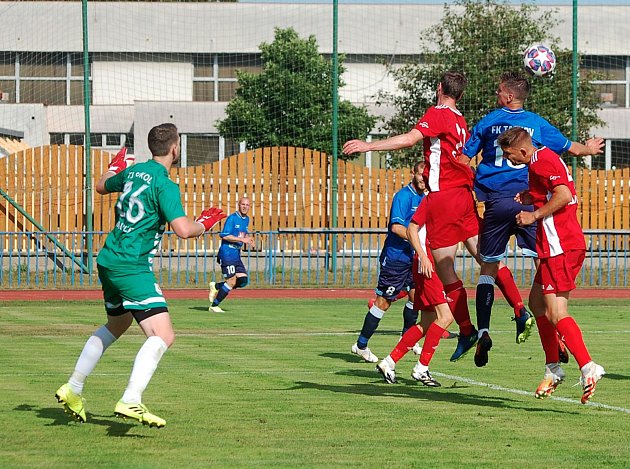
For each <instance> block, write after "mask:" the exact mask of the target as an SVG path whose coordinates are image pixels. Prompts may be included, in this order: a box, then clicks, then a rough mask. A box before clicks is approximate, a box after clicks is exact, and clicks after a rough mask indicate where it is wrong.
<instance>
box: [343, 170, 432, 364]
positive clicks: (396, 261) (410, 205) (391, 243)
mask: <svg viewBox="0 0 630 469" xmlns="http://www.w3.org/2000/svg"><path fill="white" fill-rule="evenodd" d="M423 170H424V163H423V162H418V163H416V164H415V165H414V167H413V169H412V171H411V175H412V180H411V182H410V183H409V184H407V185H406V186H405V187H403V188H402V189H401V190H399V191H398V192H396V194H395V195H394V198H393V200H392V206H391V209H390V212H389V224H388V226H387V237H386V238H385V243H384V244H383V249H382V250H381V255H380V258H379V261H380V265H381V270H380V273H379V276H378V285H377V287H376V289H375V290H374V291H375V292H376V301H375V302H374V304H373V305H372V306H371V307H370V308H369V310H368V313H367V314H366V316H365V319H364V321H363V327H362V328H361V333H360V334H359V338H358V339H357V342H356V343H355V344H354V345H353V346H352V348H351V351H352V353H354V354H355V355H358V356H359V357H361V358H363V360H365V361H366V362H368V363H376V362H378V357H376V355H374V354H373V353H372V352H371V351H370V349H369V348H368V341H369V340H370V338H371V337H372V334H374V331H376V328H377V327H378V324H379V322H380V321H381V318H382V317H383V315H384V314H385V311H387V310H388V309H389V307H390V306H391V304H392V302H393V301H394V300H395V299H396V297H397V296H398V294H399V293H400V292H401V291H404V290H406V291H408V292H409V295H408V296H409V301H408V302H407V303H406V304H405V308H404V309H403V330H402V332H403V333H405V332H406V330H407V329H409V328H410V327H411V326H413V325H415V324H416V321H417V320H418V311H417V310H414V308H413V294H414V285H413V276H412V272H411V267H412V265H413V255H414V253H413V248H412V247H411V244H410V243H409V241H407V226H408V225H409V221H410V220H411V217H413V214H414V213H415V212H416V209H417V208H418V205H420V201H421V200H422V198H423V197H424V181H423V179H422V171H423ZM415 351H416V353H420V348H419V347H418V349H417V350H415Z"/></svg>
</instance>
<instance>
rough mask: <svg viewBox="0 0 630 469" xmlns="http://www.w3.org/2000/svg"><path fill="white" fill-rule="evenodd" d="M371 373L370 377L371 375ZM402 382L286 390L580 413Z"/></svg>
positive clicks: (298, 383)
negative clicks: (307, 390) (310, 390)
mask: <svg viewBox="0 0 630 469" xmlns="http://www.w3.org/2000/svg"><path fill="white" fill-rule="evenodd" d="M355 376H356V375H355ZM371 376H372V377H373V375H371ZM401 384H402V385H401ZM405 384H406V380H405V381H402V383H399V384H396V385H391V384H385V383H383V382H382V381H380V380H379V382H378V383H365V384H363V383H361V384H348V385H329V384H322V383H312V382H308V381H296V383H295V385H294V386H293V387H292V388H289V390H290V391H293V390H298V389H316V390H318V391H328V392H335V393H344V394H363V395H366V396H373V397H400V398H413V399H416V400H420V401H426V402H431V401H433V402H450V403H453V404H462V405H474V406H481V407H496V408H505V409H520V410H525V411H527V412H551V413H557V414H563V415H566V414H573V415H578V414H579V412H571V411H562V410H558V409H545V408H535V407H532V406H531V405H521V404H523V402H522V401H519V400H516V399H510V398H507V397H495V396H472V395H468V394H462V393H460V392H450V391H451V390H453V389H456V388H453V387H442V388H439V389H436V388H428V387H425V386H422V385H419V384H417V383H416V382H415V381H413V382H409V385H407V386H406V385H405ZM462 387H463V386H458V387H457V389H460V388H462Z"/></svg>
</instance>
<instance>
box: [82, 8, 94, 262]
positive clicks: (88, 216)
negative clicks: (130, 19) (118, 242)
mask: <svg viewBox="0 0 630 469" xmlns="http://www.w3.org/2000/svg"><path fill="white" fill-rule="evenodd" d="M81 5H82V13H83V15H82V16H83V110H84V113H85V140H84V142H83V143H84V146H83V148H84V149H85V160H84V161H85V230H86V231H87V233H86V238H85V243H86V245H85V248H86V249H85V250H86V251H87V258H86V260H85V265H86V266H87V271H88V274H91V273H92V236H93V235H92V229H93V226H92V142H90V133H91V132H90V128H91V125H90V61H89V56H88V14H87V8H88V6H87V5H88V2H87V0H83V1H82V2H81Z"/></svg>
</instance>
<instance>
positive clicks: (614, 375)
mask: <svg viewBox="0 0 630 469" xmlns="http://www.w3.org/2000/svg"><path fill="white" fill-rule="evenodd" d="M604 379H613V380H617V381H627V380H630V376H626V375H619V374H617V373H606V374H605V375H604Z"/></svg>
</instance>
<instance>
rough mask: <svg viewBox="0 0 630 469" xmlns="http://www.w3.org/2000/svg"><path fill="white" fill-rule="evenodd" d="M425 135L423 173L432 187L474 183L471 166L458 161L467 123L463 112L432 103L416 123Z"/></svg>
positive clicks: (430, 189) (466, 132) (436, 188)
mask: <svg viewBox="0 0 630 469" xmlns="http://www.w3.org/2000/svg"><path fill="white" fill-rule="evenodd" d="M415 128H416V129H418V130H419V131H420V132H422V135H423V136H424V142H423V153H424V158H425V166H424V171H423V173H422V176H423V178H424V181H425V184H426V186H427V188H428V189H429V191H431V192H437V191H440V190H444V189H452V188H454V187H470V188H471V189H472V187H473V180H474V176H473V173H472V170H471V169H470V166H468V165H467V164H463V163H460V162H459V157H460V155H461V154H462V149H463V148H464V143H466V140H467V139H468V137H469V135H468V127H467V125H466V120H465V119H464V116H462V113H461V112H459V111H458V110H457V109H452V108H450V107H448V106H445V105H439V106H432V107H430V108H429V109H428V110H427V112H426V113H425V114H424V116H422V117H421V118H420V120H419V121H418V123H417V124H416V126H415Z"/></svg>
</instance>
